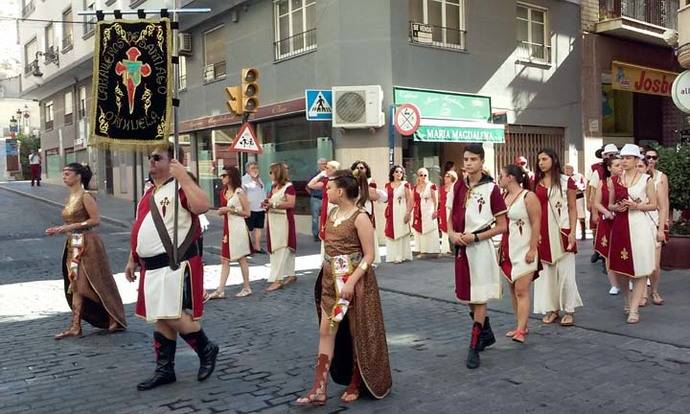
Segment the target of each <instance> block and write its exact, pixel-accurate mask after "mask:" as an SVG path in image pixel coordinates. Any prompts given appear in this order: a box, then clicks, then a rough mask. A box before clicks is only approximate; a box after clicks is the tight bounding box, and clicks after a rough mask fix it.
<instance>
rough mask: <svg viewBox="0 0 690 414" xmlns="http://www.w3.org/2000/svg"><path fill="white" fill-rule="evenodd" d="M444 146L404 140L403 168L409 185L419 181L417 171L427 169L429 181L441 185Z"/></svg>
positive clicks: (436, 143)
mask: <svg viewBox="0 0 690 414" xmlns="http://www.w3.org/2000/svg"><path fill="white" fill-rule="evenodd" d="M446 145H459V144H446ZM442 146H443V145H442V144H441V143H439V142H414V141H412V138H409V139H408V138H403V167H405V173H406V174H407V178H406V179H407V181H408V182H409V183H411V184H414V183H415V182H416V181H417V180H416V174H417V170H418V169H420V168H422V167H425V168H426V169H428V170H429V180H430V181H431V182H432V183H434V184H436V185H440V182H441V178H440V177H441V168H442V166H441V157H440V155H441V147H442Z"/></svg>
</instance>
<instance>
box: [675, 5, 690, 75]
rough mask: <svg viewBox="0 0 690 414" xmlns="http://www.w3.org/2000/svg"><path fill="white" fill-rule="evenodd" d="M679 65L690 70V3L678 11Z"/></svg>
mask: <svg viewBox="0 0 690 414" xmlns="http://www.w3.org/2000/svg"><path fill="white" fill-rule="evenodd" d="M677 53H678V63H680V65H681V66H682V67H684V68H685V69H690V3H688V4H687V5H686V6H684V7H683V8H682V9H680V10H678V51H677Z"/></svg>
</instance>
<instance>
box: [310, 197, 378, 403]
mask: <svg viewBox="0 0 690 414" xmlns="http://www.w3.org/2000/svg"><path fill="white" fill-rule="evenodd" d="M335 210H336V209H334V211H335ZM333 214H334V213H333V212H331V214H330V217H329V219H328V220H327V222H326V231H325V240H324V247H325V257H324V262H323V265H322V267H321V272H320V273H319V276H318V278H317V279H316V285H315V287H314V294H315V296H314V299H315V301H316V312H317V314H318V316H319V321H320V319H321V312H322V311H323V312H325V313H326V314H327V315H330V314H331V311H332V309H333V306H334V305H335V303H336V301H337V299H338V297H337V292H336V290H337V289H336V281H335V273H334V271H333V265H332V262H333V260H332V258H334V257H336V256H341V255H349V257H350V258H351V260H352V268H356V267H357V266H358V265H359V262H360V261H361V259H362V256H363V252H362V245H361V244H360V241H359V236H358V234H357V228H356V227H355V220H356V218H357V216H359V215H360V214H366V212H365V211H364V210H361V211H359V212H357V213H355V214H353V215H352V216H351V217H349V218H347V219H345V220H343V221H342V222H341V223H340V224H339V225H338V226H335V224H334V222H333ZM367 219H368V218H367ZM337 326H338V328H337V329H338V331H337V334H336V340H335V351H334V354H333V360H332V361H331V368H330V372H331V376H332V377H333V380H334V381H335V382H336V383H338V384H343V385H347V384H349V383H350V380H351V377H352V373H353V368H354V367H353V361H356V363H357V364H358V367H359V372H360V374H361V377H362V383H363V384H364V385H365V387H366V390H367V391H368V392H369V393H370V394H371V395H372V396H373V397H374V398H378V399H380V398H383V397H385V396H386V395H388V393H389V392H390V389H391V384H392V379H391V370H390V363H389V360H388V345H387V343H386V330H385V327H384V324H383V313H382V311H381V299H380V297H379V287H378V284H377V282H376V276H375V275H374V269H373V267H372V266H369V268H368V269H367V273H366V274H365V275H364V276H363V277H362V278H361V279H360V280H359V282H358V283H357V285H355V294H354V297H353V299H352V300H351V301H350V305H349V308H348V310H347V313H346V315H345V318H344V319H343V320H342V321H341V322H340V323H339V324H338V325H337ZM355 356H356V357H355Z"/></svg>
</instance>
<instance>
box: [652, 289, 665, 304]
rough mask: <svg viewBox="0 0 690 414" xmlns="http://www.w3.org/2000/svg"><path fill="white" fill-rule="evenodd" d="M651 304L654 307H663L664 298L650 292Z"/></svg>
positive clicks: (657, 293)
mask: <svg viewBox="0 0 690 414" xmlns="http://www.w3.org/2000/svg"><path fill="white" fill-rule="evenodd" d="M652 303H653V304H655V305H663V304H664V298H662V297H661V295H660V294H659V292H652Z"/></svg>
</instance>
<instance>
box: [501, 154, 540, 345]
mask: <svg viewBox="0 0 690 414" xmlns="http://www.w3.org/2000/svg"><path fill="white" fill-rule="evenodd" d="M529 181H530V178H529V175H528V173H527V171H525V170H524V169H522V168H521V167H519V166H517V165H515V164H510V165H507V166H505V167H503V170H502V171H501V179H500V181H499V185H500V186H501V187H502V188H503V189H504V190H505V195H504V199H505V202H506V206H507V207H508V234H504V235H503V237H502V238H501V246H500V247H499V255H498V256H499V257H498V260H499V264H500V266H501V271H502V272H503V276H505V278H506V279H507V280H508V282H509V283H510V293H511V300H512V303H513V311H514V312H515V316H516V318H517V326H516V328H515V329H513V330H510V331H508V332H507V333H506V336H508V337H510V338H512V339H513V341H515V342H520V343H524V342H525V335H527V332H528V331H527V319H528V318H529V306H530V297H529V288H530V285H531V284H532V280H534V279H536V278H537V277H538V271H539V268H540V266H539V258H538V255H537V247H538V244H539V230H540V227H541V207H540V206H539V200H538V199H537V196H536V195H534V193H533V192H531V191H529V190H528V189H527V187H528V186H529Z"/></svg>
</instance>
